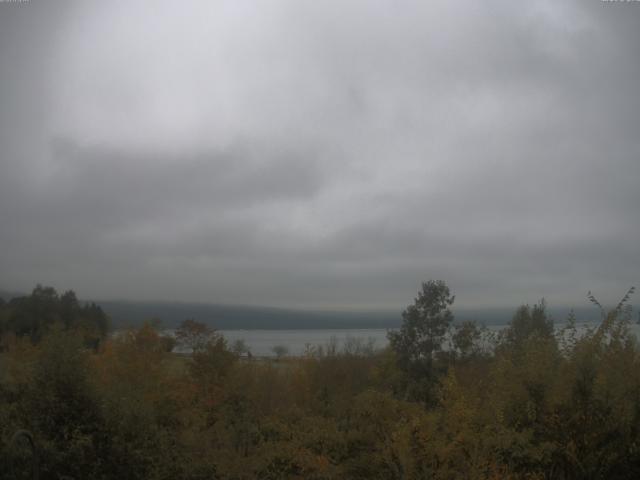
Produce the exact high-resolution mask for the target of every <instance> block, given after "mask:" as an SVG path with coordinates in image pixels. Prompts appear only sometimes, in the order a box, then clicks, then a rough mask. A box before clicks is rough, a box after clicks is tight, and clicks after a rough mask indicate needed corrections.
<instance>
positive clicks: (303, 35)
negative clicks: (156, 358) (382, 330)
mask: <svg viewBox="0 0 640 480" xmlns="http://www.w3.org/2000/svg"><path fill="white" fill-rule="evenodd" d="M639 21H640V5H636V4H633V3H615V2H596V1H594V2H584V1H573V2H571V1H570V2H563V3H562V4H558V2H551V1H537V2H528V3H527V4H526V5H525V4H517V3H514V2H507V1H491V2H484V3H482V4H479V3H477V2H475V3H474V2H453V3H452V2H417V1H416V2H414V1H407V2H391V1H373V2H372V1H354V2H346V3H345V2H338V1H335V2H332V1H329V2H312V1H299V0H295V1H294V0H290V1H278V2H266V3H265V2H254V3H251V2H250V3H246V2H209V1H192V2H175V1H171V2H170V1H154V2H144V1H126V2H125V1H121V2H120V1H115V2H103V1H93V2H74V1H63V2H59V3H56V5H52V4H51V2H48V3H46V2H39V1H35V0H32V1H31V2H29V3H0V65H1V68H0V102H1V104H2V106H3V108H2V109H1V110H0V145H1V147H2V149H1V151H0V169H1V173H0V221H1V222H0V225H1V228H0V288H6V289H10V290H17V289H29V288H30V287H32V286H33V285H34V284H35V283H36V282H41V283H47V284H53V285H55V286H57V287H59V288H61V289H63V288H74V289H75V290H76V291H77V292H78V293H79V295H80V296H82V297H86V298H88V297H93V298H129V299H166V300H185V301H207V302H222V303H242V304H263V305H275V306H292V307H309V308H367V309H369V308H372V309H373V308H385V309H388V308H400V307H402V306H403V305H405V304H407V303H408V302H410V301H411V299H412V297H413V295H414V292H415V290H416V288H417V287H418V285H419V282H420V281H422V280H427V279H430V278H441V279H445V280H447V282H448V283H449V284H450V285H451V287H452V288H453V290H454V291H455V293H456V294H457V298H458V302H459V303H460V304H462V305H464V306H505V305H516V304H519V303H522V302H534V301H536V300H537V299H539V298H540V297H543V296H544V297H546V298H547V299H548V300H549V301H550V302H551V303H555V304H563V305H576V306H579V305H582V304H583V303H584V302H585V293H586V291H587V290H589V289H591V290H593V291H594V292H596V293H600V296H601V297H602V299H603V302H605V303H606V302H609V303H610V302H615V301H616V300H617V299H618V298H617V297H619V296H621V295H622V294H623V293H624V291H625V290H626V288H627V287H628V286H630V285H632V284H637V283H638V275H639V272H640V247H638V242H637V238H638V237H639V235H640V221H639V219H640V217H639V216H638V212H637V210H638V206H639V205H640V189H639V188H638V180H640V136H639V135H638V133H639V129H638V125H639V120H640V118H639V117H640V115H639V114H638V112H640V95H638V87H637V79H638V78H640V57H638V55H637V46H638V45H640V30H639V29H638V28H637V26H638V24H639V23H638V22H639Z"/></svg>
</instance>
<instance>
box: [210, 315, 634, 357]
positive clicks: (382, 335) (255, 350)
mask: <svg viewBox="0 0 640 480" xmlns="http://www.w3.org/2000/svg"><path fill="white" fill-rule="evenodd" d="M595 325H596V324H595V323H583V324H577V327H578V332H580V331H584V329H585V328H588V327H593V326H595ZM505 326H506V325H487V328H488V329H489V330H492V331H499V330H501V329H503V328H505ZM563 326H564V325H563V323H556V328H562V327H563ZM630 327H631V331H632V332H633V333H634V334H635V335H636V336H637V337H638V338H640V325H638V324H636V323H633V324H631V325H630ZM219 332H220V333H221V334H222V335H224V337H225V338H226V339H227V342H228V344H229V346H232V345H233V343H234V342H235V341H236V340H244V341H245V343H246V345H247V346H248V347H249V350H250V351H251V354H252V355H254V356H258V357H271V356H274V355H275V354H274V352H273V347H275V346H278V345H282V346H284V347H286V348H287V350H288V354H289V355H302V354H303V353H304V352H305V351H306V349H307V347H308V346H309V345H312V346H318V345H321V346H326V345H328V344H329V343H332V342H334V343H337V347H338V349H341V348H342V347H343V346H344V344H345V342H348V341H350V340H353V339H357V340H360V341H362V342H365V343H366V342H372V344H373V347H374V348H375V349H382V348H384V347H386V346H387V345H388V343H389V342H388V340H387V329H385V328H370V329H319V330H219Z"/></svg>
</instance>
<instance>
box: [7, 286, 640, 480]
mask: <svg viewBox="0 0 640 480" xmlns="http://www.w3.org/2000/svg"><path fill="white" fill-rule="evenodd" d="M452 301H453V297H452V296H451V295H450V294H449V291H448V289H447V288H446V285H444V284H443V283H441V282H429V283H427V284H424V285H423V289H422V291H421V292H420V294H419V296H418V298H417V299H416V303H415V304H414V305H412V306H411V307H409V308H408V309H407V311H406V312H405V314H404V319H405V326H404V328H403V329H402V330H399V331H398V333H395V334H392V335H391V338H390V340H391V347H390V348H389V349H387V350H385V351H382V352H374V351H373V350H372V348H371V346H370V345H366V344H364V343H360V342H357V341H351V342H349V343H348V344H347V345H345V346H344V348H343V349H338V348H337V347H336V346H335V345H328V346H324V347H322V348H313V347H310V348H309V349H308V351H307V354H306V355H305V356H304V357H302V358H281V359H280V360H279V361H266V360H251V359H245V358H243V359H240V357H239V356H238V354H237V353H234V352H232V351H231V350H230V349H229V348H228V347H227V345H226V342H225V340H224V339H223V338H222V337H221V336H219V335H217V334H216V333H215V332H213V331H211V330H209V329H207V328H206V327H204V326H202V325H199V324H197V322H185V323H184V324H183V330H182V331H181V332H180V335H178V339H179V340H180V341H181V342H184V343H185V344H187V343H188V344H189V345H188V346H189V347H190V348H192V349H193V355H192V356H185V355H176V354H172V353H170V351H169V350H170V345H169V347H168V344H167V341H166V339H165V338H163V337H162V336H161V335H160V334H159V332H158V331H157V329H156V328H154V326H153V325H152V324H147V325H145V326H143V327H141V328H139V329H137V330H132V331H129V332H127V333H126V334H122V335H118V336H115V337H113V338H110V339H109V340H106V341H104V342H102V343H101V344H100V345H99V348H97V349H91V348H87V343H86V336H85V335H86V334H85V331H84V329H83V328H82V322H71V323H67V324H65V322H64V321H62V322H59V321H57V319H58V318H62V317H61V315H60V314H59V313H58V314H56V315H57V317H56V321H50V320H46V322H44V323H45V324H46V325H49V324H50V326H48V327H47V328H46V329H45V330H41V329H39V328H38V329H35V330H34V329H27V330H26V331H23V332H22V335H20V334H18V335H15V337H12V339H11V341H7V342H6V345H7V347H6V351H5V352H4V353H3V354H2V357H0V358H2V369H1V370H0V375H1V377H0V477H1V478H7V479H14V478H29V468H28V459H29V454H28V452H27V451H26V450H25V447H24V446H21V445H20V443H19V442H14V444H13V445H11V438H12V436H13V434H14V432H16V431H18V430H20V429H26V430H28V431H30V432H31V433H32V434H33V436H34V439H35V444H36V446H37V449H38V453H39V457H40V467H41V477H42V478H52V479H58V478H75V479H88V478H92V479H101V478H102V479H107V478H114V479H115V478H118V479H127V478H131V479H138V478H140V479H194V480H195V479H214V478H221V479H252V478H259V479H288V478H292V479H293V478H299V479H302V478H305V479H307V478H308V479H314V478H315V479H376V478H378V479H423V478H424V479H426V478H438V479H440V478H442V479H449V478H450V479H457V478H487V479H490V478H496V479H497V478H527V479H531V478H541V479H542V478H549V479H556V478H557V479H573V478H639V476H640V349H639V347H638V343H637V341H636V339H635V337H634V336H633V335H631V333H630V331H629V323H630V318H631V316H630V312H629V311H628V310H625V308H623V305H621V306H619V308H617V309H615V310H614V311H612V312H611V313H608V314H606V315H604V317H603V321H602V323H601V325H600V326H599V327H597V328H593V329H591V330H588V331H586V332H581V331H580V332H579V331H578V329H577V327H576V326H575V323H573V321H570V322H569V323H568V324H567V326H566V328H564V329H563V330H560V331H558V330H554V328H553V325H552V323H551V322H550V320H549V319H548V318H547V315H546V313H545V308H544V304H543V303H541V304H539V305H536V306H534V307H532V308H529V307H522V308H520V309H518V310H517V312H516V314H515V316H514V318H513V321H512V323H511V325H510V326H509V327H508V328H507V329H505V330H504V331H503V332H502V333H501V334H499V335H492V334H490V332H488V331H486V330H482V329H480V328H478V327H477V326H475V325H473V324H462V325H455V324H453V325H452V323H451V320H452V319H451V315H450V312H449V311H448V308H449V305H451V303H452ZM9 305H11V302H10V303H9ZM6 308H7V306H6V305H5V307H2V309H3V310H2V311H3V312H5V313H4V314H3V315H4V317H3V319H4V320H3V321H4V322H5V323H4V324H5V325H6V321H7V318H9V317H11V318H14V317H13V315H15V313H13V312H15V310H12V313H11V314H10V315H9V317H7V315H6V310H5V309H6ZM11 308H16V306H15V304H14V305H13V307H11ZM40 312H41V313H42V314H43V315H48V313H47V312H46V310H41V311H40ZM47 318H49V317H47ZM27 323H28V322H27ZM34 331H37V332H40V333H38V334H37V335H34V334H33V332H34ZM5 332H6V330H5ZM445 344H446V345H445Z"/></svg>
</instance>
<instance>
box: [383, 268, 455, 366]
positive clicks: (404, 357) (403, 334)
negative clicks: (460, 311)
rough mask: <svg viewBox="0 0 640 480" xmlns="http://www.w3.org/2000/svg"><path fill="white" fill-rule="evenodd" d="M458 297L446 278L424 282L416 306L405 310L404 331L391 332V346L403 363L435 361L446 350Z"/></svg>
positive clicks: (410, 306) (403, 316)
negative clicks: (446, 337) (451, 289)
mask: <svg viewBox="0 0 640 480" xmlns="http://www.w3.org/2000/svg"><path fill="white" fill-rule="evenodd" d="M454 299H455V296H452V295H451V292H450V291H449V287H448V286H447V285H446V283H445V282H443V281H442V280H430V281H428V282H423V283H422V290H421V291H419V292H418V296H417V297H416V299H415V301H414V303H413V305H409V306H408V307H407V308H406V309H405V311H404V312H402V320H403V321H402V326H401V327H400V330H397V331H393V330H392V331H389V333H388V334H387V337H388V338H389V343H390V344H391V347H392V348H393V350H394V351H395V352H396V354H397V355H398V358H399V359H400V360H401V362H402V363H404V364H406V365H409V364H411V363H416V362H426V363H431V361H432V360H433V357H434V354H436V353H437V352H439V351H441V350H442V343H443V342H444V340H445V336H446V334H447V332H448V331H449V327H450V325H451V322H452V321H453V314H452V313H451V310H450V309H449V306H451V305H452V304H453V301H454Z"/></svg>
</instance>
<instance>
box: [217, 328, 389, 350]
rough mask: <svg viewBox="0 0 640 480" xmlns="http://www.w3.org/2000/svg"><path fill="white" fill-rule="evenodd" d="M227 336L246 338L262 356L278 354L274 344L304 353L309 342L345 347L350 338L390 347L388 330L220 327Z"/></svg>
mask: <svg viewBox="0 0 640 480" xmlns="http://www.w3.org/2000/svg"><path fill="white" fill-rule="evenodd" d="M219 332H220V333H221V334H222V335H224V338H226V339H227V342H228V344H229V346H232V345H233V343H234V342H235V341H236V340H244V341H245V343H246V344H247V346H248V347H249V350H251V354H252V355H254V356H258V357H270V356H274V353H273V350H272V349H273V347H275V346H277V345H282V346H285V347H286V348H287V349H288V352H289V355H302V354H303V353H304V352H305V350H306V348H307V345H313V346H317V345H322V346H324V345H327V344H329V343H330V342H337V344H338V348H339V349H341V348H342V346H343V345H344V344H345V342H347V341H349V340H350V339H358V340H361V341H363V342H368V341H372V342H373V346H374V348H376V349H381V348H384V347H386V346H387V344H388V341H387V330H386V329H384V328H371V329H335V330H326V329H325V330H219Z"/></svg>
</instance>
